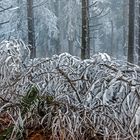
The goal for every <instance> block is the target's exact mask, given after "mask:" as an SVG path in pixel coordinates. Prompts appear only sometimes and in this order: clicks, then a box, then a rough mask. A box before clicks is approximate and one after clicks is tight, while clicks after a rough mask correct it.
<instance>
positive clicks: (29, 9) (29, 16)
mask: <svg viewBox="0 0 140 140" xmlns="http://www.w3.org/2000/svg"><path fill="white" fill-rule="evenodd" d="M27 22H28V45H29V48H30V51H31V54H30V58H35V57H36V48H35V32H34V15H33V0H27Z"/></svg>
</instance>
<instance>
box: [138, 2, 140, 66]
mask: <svg viewBox="0 0 140 140" xmlns="http://www.w3.org/2000/svg"><path fill="white" fill-rule="evenodd" d="M138 20H139V35H138V38H139V40H138V41H139V42H138V43H139V45H138V65H139V66H140V1H139V18H138Z"/></svg>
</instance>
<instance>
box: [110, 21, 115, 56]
mask: <svg viewBox="0 0 140 140" xmlns="http://www.w3.org/2000/svg"><path fill="white" fill-rule="evenodd" d="M110 22H111V56H112V57H113V55H114V54H115V53H114V52H115V51H114V50H115V46H114V23H113V20H111V21H110Z"/></svg>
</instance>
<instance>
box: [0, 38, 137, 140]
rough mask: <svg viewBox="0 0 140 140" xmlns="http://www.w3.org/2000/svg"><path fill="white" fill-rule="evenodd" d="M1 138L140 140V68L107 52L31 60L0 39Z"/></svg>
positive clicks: (21, 47)
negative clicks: (115, 58)
mask: <svg viewBox="0 0 140 140" xmlns="http://www.w3.org/2000/svg"><path fill="white" fill-rule="evenodd" d="M0 54H1V58H0V140H6V139H8V140H9V139H10V140H22V139H25V140H48V139H52V140H79V139H80V140H101V139H103V137H104V139H105V140H111V139H113V140H121V139H123V140H125V139H126V140H133V139H134V140H136V139H137V140H138V139H139V116H140V107H139V103H140V82H139V81H140V68H139V67H138V66H135V65H132V64H128V63H123V64H122V63H121V62H116V61H115V60H111V59H110V57H109V56H108V55H107V54H98V55H94V56H93V57H92V58H91V59H89V60H84V61H81V60H80V59H79V58H77V57H73V56H71V55H69V54H61V55H59V56H53V57H52V58H40V59H39V58H36V59H34V60H30V59H29V50H28V48H27V47H26V46H25V45H24V43H23V42H21V41H16V40H14V41H5V42H2V43H1V44H0Z"/></svg>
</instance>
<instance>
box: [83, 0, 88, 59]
mask: <svg viewBox="0 0 140 140" xmlns="http://www.w3.org/2000/svg"><path fill="white" fill-rule="evenodd" d="M89 42H90V39H89V0H82V41H81V59H88V58H90V43H89Z"/></svg>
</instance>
